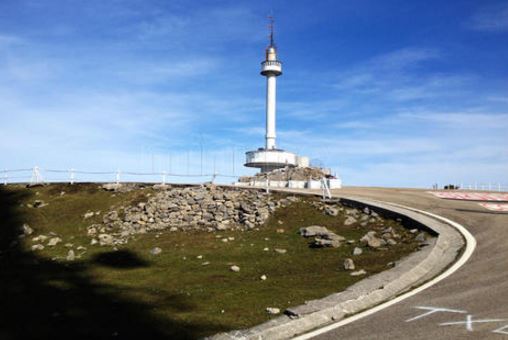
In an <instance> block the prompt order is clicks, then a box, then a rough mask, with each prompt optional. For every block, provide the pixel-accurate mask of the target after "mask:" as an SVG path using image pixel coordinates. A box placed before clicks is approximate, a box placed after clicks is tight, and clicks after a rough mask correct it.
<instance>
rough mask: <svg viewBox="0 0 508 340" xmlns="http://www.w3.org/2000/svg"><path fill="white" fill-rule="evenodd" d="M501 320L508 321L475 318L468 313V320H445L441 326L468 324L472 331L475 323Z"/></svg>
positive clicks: (469, 329)
mask: <svg viewBox="0 0 508 340" xmlns="http://www.w3.org/2000/svg"><path fill="white" fill-rule="evenodd" d="M501 321H506V319H483V320H473V316H472V315H471V314H468V315H467V316H466V321H453V322H443V323H440V324H439V326H452V325H466V329H467V330H468V331H469V332H472V331H473V323H487V322H501Z"/></svg>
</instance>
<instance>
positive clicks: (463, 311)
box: [406, 306, 467, 322]
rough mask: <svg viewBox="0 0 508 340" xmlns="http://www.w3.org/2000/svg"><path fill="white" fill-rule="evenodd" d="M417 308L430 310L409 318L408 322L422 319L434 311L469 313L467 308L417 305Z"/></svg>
mask: <svg viewBox="0 0 508 340" xmlns="http://www.w3.org/2000/svg"><path fill="white" fill-rule="evenodd" d="M415 308H417V309H423V310H428V312H426V313H423V314H420V315H418V316H415V317H414V318H411V319H407V320H406V322H411V321H415V320H418V319H421V318H423V317H426V316H428V315H431V314H434V313H437V312H449V313H462V314H466V313H467V311H465V310H456V309H449V308H440V307H425V306H417V307H415Z"/></svg>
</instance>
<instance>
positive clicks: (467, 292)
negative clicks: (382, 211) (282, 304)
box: [315, 188, 508, 340]
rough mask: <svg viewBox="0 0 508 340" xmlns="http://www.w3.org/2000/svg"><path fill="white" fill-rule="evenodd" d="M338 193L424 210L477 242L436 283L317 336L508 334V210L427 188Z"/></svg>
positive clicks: (477, 336)
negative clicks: (452, 197) (453, 224)
mask: <svg viewBox="0 0 508 340" xmlns="http://www.w3.org/2000/svg"><path fill="white" fill-rule="evenodd" d="M334 194H337V195H344V196H356V197H363V198H370V199H377V200H382V201H386V202H394V203H398V204H403V205H406V206H409V207H413V208H417V209H421V210H425V211H428V212H431V213H434V214H438V215H441V216H443V217H446V218H449V219H451V220H453V221H455V222H458V223H460V224H462V225H463V226H464V227H466V228H467V229H468V230H469V231H470V232H471V233H472V234H473V236H474V237H475V238H476V241H477V247H476V250H475V252H474V253H473V255H472V257H471V258H470V259H469V261H468V262H467V263H466V264H465V265H464V266H463V267H461V268H460V269H459V270H458V271H457V272H455V273H454V274H452V275H451V276H449V277H447V278H445V279H444V280H442V281H440V282H438V283H437V284H436V285H434V286H432V287H430V288H428V289H427V290H424V291H423V292H420V293H419V294H417V295H415V296H412V297H409V298H407V299H406V300H403V301H402V302H400V303H398V304H395V305H393V306H390V307H388V308H386V309H384V310H382V311H379V312H377V313H375V314H373V315H370V316H367V317H365V318H363V319H360V320H357V321H355V322H352V323H350V324H347V325H345V326H342V327H340V328H336V329H334V330H331V331H329V332H326V333H323V334H321V335H318V336H316V337H315V338H316V339H434V340H437V339H508V214H507V213H499V212H493V211H489V210H486V209H484V208H483V207H481V206H479V205H478V203H477V202H470V201H456V200H444V199H440V198H437V197H434V196H433V195H431V194H429V193H427V192H426V191H423V190H408V189H380V188H379V189H378V188H344V189H341V190H336V191H334Z"/></svg>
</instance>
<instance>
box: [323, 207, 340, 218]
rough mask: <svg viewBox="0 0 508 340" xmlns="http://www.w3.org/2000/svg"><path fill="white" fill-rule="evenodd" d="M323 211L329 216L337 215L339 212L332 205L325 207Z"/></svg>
mask: <svg viewBox="0 0 508 340" xmlns="http://www.w3.org/2000/svg"><path fill="white" fill-rule="evenodd" d="M325 213H326V214H327V215H330V216H337V215H338V214H339V210H338V209H337V208H334V207H329V206H327V207H325Z"/></svg>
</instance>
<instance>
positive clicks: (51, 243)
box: [48, 237, 62, 247]
mask: <svg viewBox="0 0 508 340" xmlns="http://www.w3.org/2000/svg"><path fill="white" fill-rule="evenodd" d="M60 242H62V239H61V238H60V237H52V238H50V239H49V241H48V246H49V247H54V246H56V245H57V244H58V243H60Z"/></svg>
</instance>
